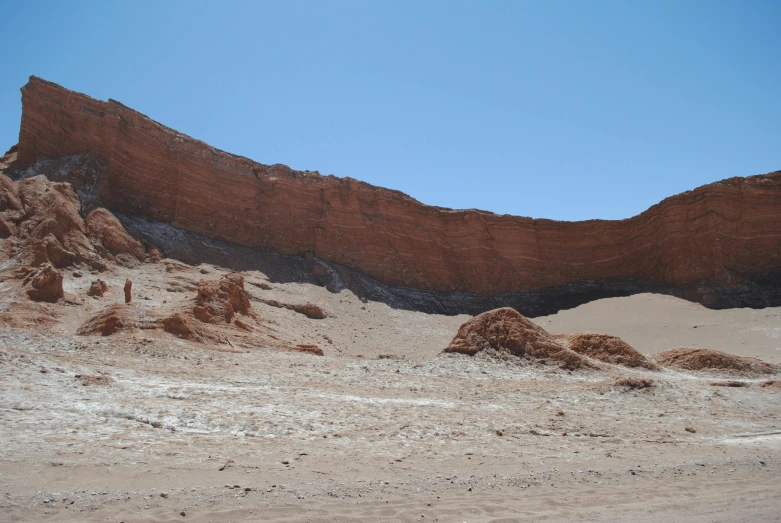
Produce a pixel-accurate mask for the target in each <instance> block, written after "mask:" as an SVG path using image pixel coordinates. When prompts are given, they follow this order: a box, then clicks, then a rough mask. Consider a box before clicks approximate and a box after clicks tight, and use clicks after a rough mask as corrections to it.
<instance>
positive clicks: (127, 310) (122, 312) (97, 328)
mask: <svg viewBox="0 0 781 523" xmlns="http://www.w3.org/2000/svg"><path fill="white" fill-rule="evenodd" d="M137 327H138V319H137V317H136V313H135V310H134V309H133V308H132V307H130V306H127V305H119V304H118V305H112V306H110V307H107V308H106V309H103V310H101V311H99V312H97V313H96V314H94V315H93V316H91V317H90V318H89V319H88V320H87V321H86V322H84V324H83V325H82V326H81V327H79V328H78V330H77V331H76V332H77V334H79V335H80V336H111V335H112V334H116V333H117V332H122V331H131V330H134V329H135V328H137Z"/></svg>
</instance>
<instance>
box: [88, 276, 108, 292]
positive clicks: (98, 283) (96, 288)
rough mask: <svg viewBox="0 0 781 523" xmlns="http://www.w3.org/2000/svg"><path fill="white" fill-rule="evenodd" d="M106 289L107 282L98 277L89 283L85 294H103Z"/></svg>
mask: <svg viewBox="0 0 781 523" xmlns="http://www.w3.org/2000/svg"><path fill="white" fill-rule="evenodd" d="M107 290H108V284H107V283H106V282H104V281H103V280H101V279H100V278H98V279H97V280H95V281H93V282H92V283H91V284H90V286H89V289H88V290H87V296H103V294H104V293H105V292H106V291H107Z"/></svg>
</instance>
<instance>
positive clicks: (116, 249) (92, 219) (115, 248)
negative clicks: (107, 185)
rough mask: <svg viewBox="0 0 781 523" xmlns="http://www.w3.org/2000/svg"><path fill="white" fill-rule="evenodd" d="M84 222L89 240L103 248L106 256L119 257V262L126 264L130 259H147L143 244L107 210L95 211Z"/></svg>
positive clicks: (99, 209)
mask: <svg viewBox="0 0 781 523" xmlns="http://www.w3.org/2000/svg"><path fill="white" fill-rule="evenodd" d="M84 221H85V224H86V227H87V235H88V236H89V239H90V240H91V241H92V243H93V245H96V246H100V247H102V248H103V250H104V251H105V252H104V255H105V254H111V255H114V256H117V258H118V261H125V262H126V261H127V260H129V259H130V257H132V258H134V259H136V260H143V259H144V258H145V257H146V253H145V252H144V246H143V245H141V242H139V241H138V240H136V239H135V238H133V237H132V236H130V234H128V232H127V231H126V230H125V228H124V227H123V226H122V224H121V223H120V222H119V220H117V218H116V216H114V215H113V214H111V213H110V212H109V211H107V210H106V209H103V208H98V209H93V210H92V211H90V212H89V214H87V217H86V219H85V220H84ZM123 255H125V256H123Z"/></svg>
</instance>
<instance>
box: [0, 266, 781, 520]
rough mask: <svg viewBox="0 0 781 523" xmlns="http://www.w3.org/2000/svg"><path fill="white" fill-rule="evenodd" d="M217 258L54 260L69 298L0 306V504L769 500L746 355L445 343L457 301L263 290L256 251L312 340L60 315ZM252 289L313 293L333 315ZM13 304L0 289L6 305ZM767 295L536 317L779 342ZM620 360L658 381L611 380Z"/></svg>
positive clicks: (773, 400)
mask: <svg viewBox="0 0 781 523" xmlns="http://www.w3.org/2000/svg"><path fill="white" fill-rule="evenodd" d="M203 271H206V272H205V273H204V272H203ZM220 272H221V271H220V270H219V269H218V268H215V267H195V268H187V269H184V270H181V271H176V272H173V273H172V272H169V271H166V270H165V264H164V263H159V264H154V265H149V264H146V265H144V266H142V267H141V268H136V269H125V268H117V269H114V270H112V271H111V272H110V273H108V274H101V275H100V277H101V278H102V279H104V280H106V281H107V282H108V283H109V285H110V289H109V293H108V294H107V295H106V296H105V297H103V298H99V299H93V298H86V296H85V292H86V288H87V287H88V286H89V283H90V281H91V280H92V279H94V276H93V275H89V274H87V275H85V277H83V278H74V277H72V275H71V274H66V280H65V281H66V291H67V292H69V293H71V294H72V295H74V296H77V297H79V299H78V300H76V302H75V303H73V304H70V305H56V306H49V307H48V309H46V310H47V311H48V313H50V314H51V315H52V316H53V318H52V321H51V322H44V323H40V321H39V322H38V323H36V324H34V325H33V324H31V325H28V326H26V328H8V327H3V328H0V420H1V421H2V422H1V423H0V435H1V436H2V437H1V438H0V491H1V492H2V494H1V496H2V497H0V520H2V521H49V520H51V521H54V520H56V521H115V522H118V521H125V522H131V521H203V522H207V521H215V522H216V521H313V522H314V521H469V522H474V521H495V522H500V521H501V522H507V521H518V520H553V521H559V520H579V521H615V520H633V521H670V520H680V521H683V520H686V521H747V520H752V521H759V520H762V521H781V388H774V387H761V386H760V382H761V381H762V380H760V379H758V378H750V379H748V378H741V379H742V381H744V382H746V383H747V384H748V385H749V386H747V387H741V388H732V387H715V386H712V385H711V383H712V382H714V381H718V380H723V379H724V377H723V376H709V375H702V374H686V373H680V372H673V371H670V370H665V371H661V372H652V371H645V370H643V371H637V370H630V369H624V368H621V367H614V366H608V365H604V366H603V367H604V368H603V369H602V370H584V371H577V372H573V373H568V372H566V371H563V370H559V369H556V368H552V367H544V366H543V367H541V366H530V365H525V364H520V363H518V362H512V361H510V362H503V361H496V360H492V359H490V358H487V357H482V356H477V357H474V358H470V357H466V356H461V355H447V356H444V355H440V354H439V353H440V351H441V350H442V349H443V348H444V347H445V346H446V345H447V344H448V342H449V341H450V339H451V338H452V337H453V335H454V334H455V332H456V330H457V328H458V326H459V325H461V323H463V322H464V321H465V320H466V319H467V317H465V316H461V317H445V316H434V315H426V314H421V313H414V312H409V311H398V310H393V309H390V308H389V307H387V306H385V305H383V304H379V303H372V302H369V303H363V302H361V301H360V300H359V299H358V298H356V297H355V296H353V295H352V294H351V293H349V292H348V291H344V292H342V293H341V294H331V293H329V292H328V291H326V290H325V289H323V288H320V287H316V286H312V285H301V284H275V283H273V282H272V283H271V284H270V286H271V289H270V290H263V289H260V288H258V287H257V286H254V285H252V283H251V282H256V283H258V282H263V281H264V280H265V277H264V275H262V274H260V273H246V274H245V278H246V280H247V282H248V284H247V289H248V290H250V292H251V294H252V296H253V297H254V298H255V300H254V301H253V304H252V306H253V308H254V309H255V310H256V311H257V312H258V313H259V314H260V321H261V322H263V324H264V325H265V326H266V327H267V328H268V329H269V331H270V332H274V333H276V335H278V336H279V337H280V338H281V339H285V340H289V341H292V342H294V343H316V344H317V345H319V346H320V347H322V348H323V349H324V351H325V354H326V356H325V357H317V356H313V355H309V354H303V353H291V352H285V351H280V350H274V349H270V348H268V347H265V346H263V344H257V343H253V342H252V340H251V339H248V338H247V337H243V338H236V339H235V340H233V342H232V343H231V344H230V345H225V344H222V345H204V344H198V343H193V342H187V341H183V340H180V339H177V338H175V337H173V336H171V335H169V334H167V333H164V332H161V331H136V332H132V333H121V334H118V335H114V336H110V337H84V336H77V335H76V334H75V331H76V329H77V327H78V326H79V325H80V324H81V323H82V322H83V321H84V320H85V319H86V318H87V317H88V316H89V315H90V314H92V313H94V312H95V311H97V310H99V309H101V308H104V307H105V306H107V305H108V304H111V303H118V302H119V301H120V300H121V292H122V291H121V284H122V283H123V282H124V280H125V278H127V277H131V278H132V279H133V281H134V291H135V296H136V298H135V299H134V305H133V307H136V308H138V310H139V311H140V313H143V311H144V310H146V311H152V310H154V309H155V308H162V307H172V306H175V305H176V304H177V303H178V302H180V301H182V300H186V299H188V298H191V297H192V294H193V293H192V292H187V291H186V292H171V291H170V290H167V289H171V288H172V287H171V285H170V283H171V281H172V280H177V281H179V282H180V283H181V284H182V285H184V286H185V287H186V286H187V285H191V284H192V282H194V281H196V280H197V279H199V278H202V277H217V276H218V275H219V274H220ZM258 298H263V299H274V300H278V301H282V302H285V303H303V302H307V301H309V302H313V303H316V304H318V305H320V306H321V307H322V308H324V309H325V310H326V311H327V312H328V317H327V318H325V319H322V320H312V319H309V318H306V317H305V316H303V315H301V314H297V313H295V312H293V311H290V310H287V309H279V308H274V307H270V306H268V305H265V304H264V303H261V302H260V301H259V300H258ZM14 306H15V305H14V298H13V297H11V296H9V294H8V293H4V294H3V296H2V299H1V300H0V312H2V311H4V310H13V307H14ZM779 314H781V310H779V309H764V310H760V311H751V310H729V311H711V310H707V309H704V308H702V307H700V306H698V305H694V304H690V303H687V302H683V301H680V300H677V299H672V298H668V297H664V296H655V295H647V294H646V295H638V296H634V297H630V298H620V299H610V300H600V301H597V302H593V303H590V304H587V305H584V306H582V307H579V308H577V309H574V310H570V311H564V312H561V313H559V314H557V315H553V316H549V317H546V318H538V319H537V320H536V321H538V322H539V323H540V324H541V325H542V326H543V327H545V328H546V329H548V330H549V331H551V332H554V333H566V332H577V331H583V330H592V331H600V332H605V333H609V334H615V335H619V336H621V337H623V338H624V339H626V340H627V341H628V342H629V343H630V344H632V345H633V346H634V347H635V348H637V349H638V350H640V351H641V352H643V353H646V354H650V353H653V352H656V351H659V350H663V349H668V348H673V347H679V346H691V345H693V346H700V347H705V348H714V349H720V350H725V351H727V352H732V353H735V354H740V355H751V356H760V357H762V358H763V359H765V360H766V361H771V362H776V363H778V362H780V361H781V360H780V359H779V354H780V353H779V346H781V338H780V336H781V327H780V326H779V325H781V322H779V321H778V320H779ZM20 327H24V326H20ZM695 327H696V328H695ZM328 340H331V341H330V342H329V341H328ZM380 355H382V357H380ZM76 375H93V376H108V377H110V378H111V381H110V383H108V384H107V385H99V384H97V385H96V384H93V385H89V386H84V385H83V384H82V381H81V380H80V379H77V378H75V376H76ZM628 376H643V377H650V378H652V379H653V380H654V384H655V385H654V386H653V387H651V388H649V389H644V390H639V391H624V390H621V389H617V388H615V387H613V386H612V382H613V380H614V379H615V378H616V377H628ZM770 378H772V377H770ZM776 378H777V379H778V378H781V376H776ZM766 379H768V377H765V378H763V380H766ZM687 429H690V430H687Z"/></svg>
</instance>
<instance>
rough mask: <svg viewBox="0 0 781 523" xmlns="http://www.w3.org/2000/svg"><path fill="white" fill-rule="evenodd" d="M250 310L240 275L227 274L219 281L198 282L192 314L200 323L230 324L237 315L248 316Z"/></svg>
mask: <svg viewBox="0 0 781 523" xmlns="http://www.w3.org/2000/svg"><path fill="white" fill-rule="evenodd" d="M250 309H251V305H250V302H249V295H248V294H247V291H246V290H244V277H243V276H242V275H240V274H228V275H227V276H223V277H222V278H220V279H219V280H201V281H199V282H198V295H197V296H196V298H195V307H194V308H193V314H194V315H195V317H196V318H197V319H199V320H201V321H202V322H205V323H230V322H231V320H232V319H233V316H234V315H235V314H237V313H240V314H242V315H244V316H248V315H249V314H250Z"/></svg>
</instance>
